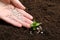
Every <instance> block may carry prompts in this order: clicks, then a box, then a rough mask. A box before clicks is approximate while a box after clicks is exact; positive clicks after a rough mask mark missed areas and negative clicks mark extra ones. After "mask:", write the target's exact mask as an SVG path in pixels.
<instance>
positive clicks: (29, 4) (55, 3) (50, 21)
mask: <svg viewBox="0 0 60 40" xmlns="http://www.w3.org/2000/svg"><path fill="white" fill-rule="evenodd" d="M20 1H21V2H22V3H23V4H24V5H25V6H26V8H27V9H26V11H27V12H28V13H30V14H31V15H32V16H33V17H34V19H35V20H37V21H38V22H42V27H44V28H45V29H47V32H48V33H49V34H46V35H41V34H34V35H30V34H29V30H27V29H26V28H17V27H15V26H12V25H10V24H8V23H6V22H4V21H3V20H0V40H60V0H20Z"/></svg>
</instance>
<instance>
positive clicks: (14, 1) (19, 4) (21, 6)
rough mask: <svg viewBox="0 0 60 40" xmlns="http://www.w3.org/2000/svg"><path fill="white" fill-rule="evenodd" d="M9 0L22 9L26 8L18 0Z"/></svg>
mask: <svg viewBox="0 0 60 40" xmlns="http://www.w3.org/2000/svg"><path fill="white" fill-rule="evenodd" d="M11 2H12V3H13V4H14V5H15V6H16V7H18V8H20V9H23V10H24V9H26V8H25V7H24V6H23V4H22V3H21V2H20V1H19V0H11Z"/></svg>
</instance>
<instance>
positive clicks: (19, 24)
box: [2, 16, 22, 27]
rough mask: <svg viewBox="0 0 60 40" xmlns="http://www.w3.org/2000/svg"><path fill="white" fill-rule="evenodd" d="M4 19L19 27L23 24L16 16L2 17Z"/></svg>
mask: <svg viewBox="0 0 60 40" xmlns="http://www.w3.org/2000/svg"><path fill="white" fill-rule="evenodd" d="M2 19H3V20H5V21H6V22H8V23H10V24H12V25H14V26H17V27H22V24H21V23H19V22H17V21H16V20H15V19H14V17H8V16H7V17H2Z"/></svg>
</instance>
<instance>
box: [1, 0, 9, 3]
mask: <svg viewBox="0 0 60 40" xmlns="http://www.w3.org/2000/svg"><path fill="white" fill-rule="evenodd" d="M0 1H2V2H3V3H6V4H9V3H10V0H0Z"/></svg>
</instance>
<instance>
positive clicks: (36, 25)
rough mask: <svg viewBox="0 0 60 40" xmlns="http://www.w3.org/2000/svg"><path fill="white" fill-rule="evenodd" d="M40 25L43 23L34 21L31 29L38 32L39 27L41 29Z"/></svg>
mask: <svg viewBox="0 0 60 40" xmlns="http://www.w3.org/2000/svg"><path fill="white" fill-rule="evenodd" d="M40 24H41V23H38V22H36V21H33V23H32V24H31V28H32V29H33V30H36V29H37V27H39V25H40Z"/></svg>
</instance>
